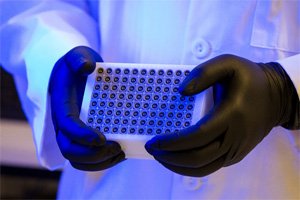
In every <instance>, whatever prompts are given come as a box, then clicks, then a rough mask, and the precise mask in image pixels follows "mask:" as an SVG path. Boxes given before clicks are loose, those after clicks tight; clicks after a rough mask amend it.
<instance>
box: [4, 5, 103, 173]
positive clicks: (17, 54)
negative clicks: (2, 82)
mask: <svg viewBox="0 0 300 200" xmlns="http://www.w3.org/2000/svg"><path fill="white" fill-rule="evenodd" d="M1 7H2V10H3V12H4V13H2V14H1V15H2V16H5V17H7V19H6V18H4V22H3V20H2V24H1V29H0V31H1V32H0V35H1V46H0V47H1V49H3V51H2V52H1V57H0V63H1V65H2V66H3V67H4V69H5V70H6V71H8V72H10V73H11V74H12V75H13V76H14V80H15V83H16V87H17V91H18V93H19V97H20V99H21V102H22V107H23V110H24V112H25V114H26V117H27V119H28V122H29V124H30V126H31V128H32V131H33V136H34V137H33V138H34V141H35V144H36V149H37V157H38V160H39V162H40V164H41V165H42V166H44V167H46V168H48V169H50V170H54V169H57V168H60V167H62V166H63V165H64V162H65V159H64V158H63V156H62V155H61V153H60V150H59V148H58V145H57V143H56V138H55V132H54V128H53V125H52V121H51V110H50V101H49V94H48V86H49V78H50V75H51V71H52V68H53V66H54V64H55V62H56V61H57V60H58V59H59V58H60V57H61V56H63V55H64V54H65V53H66V52H68V51H69V50H70V49H72V48H74V47H75V46H79V45H85V46H89V47H91V48H93V49H95V50H96V51H97V50H98V46H97V45H98V35H97V30H98V28H97V23H96V22H95V20H94V19H93V18H92V17H91V16H90V15H89V12H88V6H87V5H86V3H85V1H79V0H76V1H55V0H49V1H47V0H43V1H3V2H1ZM24 8H26V9H25V10H24ZM20 134H22V133H20ZM12 145H13V144H12Z"/></svg>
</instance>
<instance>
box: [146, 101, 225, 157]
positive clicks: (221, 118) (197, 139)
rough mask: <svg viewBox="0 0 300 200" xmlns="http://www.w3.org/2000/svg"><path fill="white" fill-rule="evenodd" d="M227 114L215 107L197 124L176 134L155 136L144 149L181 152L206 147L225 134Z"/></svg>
mask: <svg viewBox="0 0 300 200" xmlns="http://www.w3.org/2000/svg"><path fill="white" fill-rule="evenodd" d="M227 117H228V114H227V113H226V110H224V109H223V108H222V107H221V106H216V107H215V108H213V110H212V111H210V112H209V113H207V114H206V115H205V116H204V117H203V118H202V119H201V120H200V121H199V122H198V123H197V124H195V125H193V126H190V127H188V128H185V129H182V130H180V131H178V132H177V133H171V134H165V135H157V136H155V137H153V138H152V139H151V140H149V141H148V142H147V143H146V145H145V148H146V150H147V151H150V152H151V149H153V150H165V151H181V150H189V149H192V148H198V147H203V146H205V145H208V144H209V143H211V142H212V141H214V140H216V139H217V138H218V137H220V136H221V135H223V134H224V133H226V131H227V128H228V118H227Z"/></svg>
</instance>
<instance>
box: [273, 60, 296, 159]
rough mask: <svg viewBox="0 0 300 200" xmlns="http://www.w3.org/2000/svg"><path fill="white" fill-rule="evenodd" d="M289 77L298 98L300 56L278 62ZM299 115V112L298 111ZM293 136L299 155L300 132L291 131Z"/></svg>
mask: <svg viewBox="0 0 300 200" xmlns="http://www.w3.org/2000/svg"><path fill="white" fill-rule="evenodd" d="M277 62H278V63H279V64H280V65H281V66H282V67H283V68H284V70H285V71H286V73H287V74H288V75H289V77H290V79H291V80H292V82H293V84H294V86H295V88H296V90H297V94H298V98H299V97H300V76H299V75H300V54H297V55H294V56H291V57H288V58H285V59H281V60H278V61H277ZM298 114H299V111H298ZM289 132H290V133H291V134H290V136H291V139H292V141H293V143H294V146H295V148H296V150H297V151H298V154H299V153H300V131H299V130H294V131H291V130H290V131H289ZM299 155H300V154H299Z"/></svg>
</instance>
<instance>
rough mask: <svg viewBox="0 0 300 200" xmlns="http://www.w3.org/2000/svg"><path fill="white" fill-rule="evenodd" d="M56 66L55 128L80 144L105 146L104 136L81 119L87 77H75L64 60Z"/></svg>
mask: <svg viewBox="0 0 300 200" xmlns="http://www.w3.org/2000/svg"><path fill="white" fill-rule="evenodd" d="M56 65H58V66H59V67H55V69H54V70H53V74H52V77H51V107H52V109H51V110H52V119H53V122H54V124H55V127H59V129H60V130H61V131H62V132H63V133H64V134H65V135H66V136H68V137H70V139H71V140H74V141H76V142H78V143H82V144H86V145H90V144H91V142H92V144H95V142H97V143H98V145H102V144H104V143H105V137H104V135H103V134H101V133H100V132H99V131H96V130H93V129H91V128H89V127H87V126H86V125H85V124H84V123H83V122H82V121H81V120H80V119H79V113H80V106H81V102H82V96H83V92H84V87H85V83H86V77H82V76H76V75H74V73H73V72H72V70H71V69H70V68H69V67H67V66H66V63H65V62H64V61H63V59H62V58H61V59H60V60H59V61H58V63H57V64H56ZM56 130H58V128H56Z"/></svg>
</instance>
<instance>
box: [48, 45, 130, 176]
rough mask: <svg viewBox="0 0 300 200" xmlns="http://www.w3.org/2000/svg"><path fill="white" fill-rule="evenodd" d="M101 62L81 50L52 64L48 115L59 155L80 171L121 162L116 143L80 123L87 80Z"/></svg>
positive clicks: (121, 158) (85, 50) (95, 55)
mask: <svg viewBox="0 0 300 200" xmlns="http://www.w3.org/2000/svg"><path fill="white" fill-rule="evenodd" d="M96 62H102V58H101V57H100V56H99V55H98V54H97V53H96V52H95V51H94V50H92V49H90V48H88V47H84V46H79V47H76V48H74V49H72V50H70V51H69V52H68V53H67V54H66V55H64V56H63V57H62V58H60V59H59V60H58V61H57V63H56V64H55V66H54V68H53V71H52V74H51V80H50V94H51V112H52V121H53V124H54V127H55V132H56V139H57V143H58V146H59V148H60V150H61V153H62V155H63V156H64V157H65V158H66V159H68V160H69V161H70V163H71V165H72V166H73V167H75V168H77V169H80V170H88V171H94V170H103V169H107V168H109V167H112V166H114V165H116V164H117V163H119V162H121V161H123V160H124V158H125V154H124V152H123V151H122V150H121V147H120V145H119V144H118V143H116V142H112V141H106V138H105V136H104V135H103V134H102V133H100V132H99V131H97V130H94V129H92V128H90V127H88V126H86V125H85V124H84V123H83V122H82V121H81V120H80V119H79V114H80V108H81V103H82V98H83V94H84V88H85V84H86V80H87V76H88V75H89V74H90V73H92V72H93V71H94V69H95V67H96Z"/></svg>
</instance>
